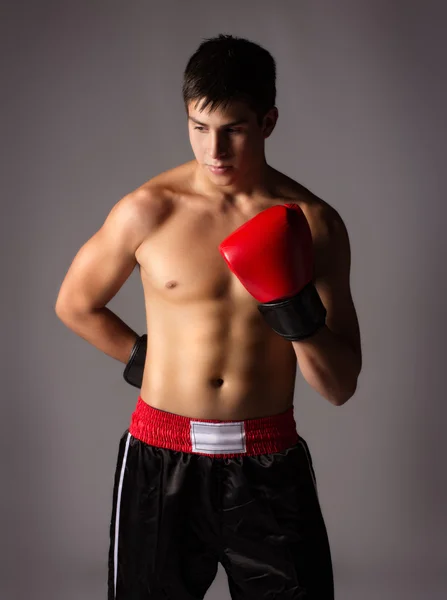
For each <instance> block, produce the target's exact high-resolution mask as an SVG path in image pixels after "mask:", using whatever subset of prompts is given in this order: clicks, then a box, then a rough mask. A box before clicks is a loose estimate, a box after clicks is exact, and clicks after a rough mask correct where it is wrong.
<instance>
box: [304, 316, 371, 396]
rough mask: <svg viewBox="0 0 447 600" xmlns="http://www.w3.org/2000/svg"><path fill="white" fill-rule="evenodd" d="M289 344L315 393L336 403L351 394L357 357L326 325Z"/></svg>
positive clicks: (354, 383)
mask: <svg viewBox="0 0 447 600" xmlns="http://www.w3.org/2000/svg"><path fill="white" fill-rule="evenodd" d="M292 345H293V348H294V350H295V354H296V357H297V360H298V364H299V367H300V369H301V372H302V373H303V377H304V378H305V380H306V381H307V382H308V383H309V385H310V386H312V387H313V388H314V389H315V390H316V391H317V392H318V393H319V394H321V395H322V396H323V397H324V398H326V399H327V400H329V402H331V403H332V404H335V405H337V406H340V405H342V404H344V403H345V402H346V401H347V400H349V398H351V396H353V394H354V392H355V390H356V387H357V378H358V376H359V373H360V358H359V357H358V356H357V355H356V353H355V352H354V350H353V349H352V348H351V347H350V346H349V345H348V344H347V343H346V342H344V341H343V340H342V339H341V338H340V337H338V336H337V335H336V334H335V333H333V332H332V331H331V330H330V329H329V328H328V327H327V326H326V325H325V326H324V327H322V328H321V329H320V330H319V331H318V332H317V333H316V334H314V335H313V336H312V337H310V338H307V339H305V340H302V341H299V342H292Z"/></svg>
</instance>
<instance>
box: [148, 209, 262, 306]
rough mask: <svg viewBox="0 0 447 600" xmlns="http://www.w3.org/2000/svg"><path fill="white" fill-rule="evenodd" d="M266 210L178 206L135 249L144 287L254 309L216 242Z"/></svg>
mask: <svg viewBox="0 0 447 600" xmlns="http://www.w3.org/2000/svg"><path fill="white" fill-rule="evenodd" d="M264 208H268V206H265V207H261V208H259V207H258V208H257V209H255V210H252V211H246V212H245V213H241V212H240V211H227V212H226V213H221V212H214V211H211V210H204V209H200V210H197V209H191V208H189V207H185V208H180V209H178V210H176V211H175V212H174V214H172V215H171V217H170V218H169V219H167V220H166V221H165V222H164V223H163V224H162V225H161V226H160V227H159V228H158V229H157V231H156V232H155V233H153V234H152V235H151V236H150V237H148V239H146V240H145V241H144V242H143V244H142V245H141V246H140V247H139V249H138V251H137V260H138V262H139V264H140V268H141V277H142V281H143V285H144V287H145V290H146V291H147V292H148V294H149V295H150V293H151V292H152V293H157V294H158V295H161V296H162V297H164V298H165V299H168V298H170V299H172V300H174V299H176V300H177V301H181V302H188V301H206V300H219V299H230V300H233V301H234V302H237V304H238V305H240V304H241V303H242V304H246V305H247V306H251V305H253V307H255V304H256V303H255V301H254V299H253V298H252V296H251V295H250V294H249V293H248V292H247V291H246V289H245V288H244V287H243V285H242V284H241V283H240V281H239V280H238V278H237V277H236V276H235V275H234V274H233V273H232V272H231V271H230V269H229V268H228V266H227V264H226V262H225V261H224V259H223V257H222V255H221V254H220V252H219V244H220V243H221V242H222V241H223V240H224V239H225V238H226V237H227V236H228V235H230V234H231V233H232V232H233V231H235V230H236V229H237V228H238V227H240V226H241V225H242V224H243V223H245V222H247V221H248V220H249V219H251V218H252V217H254V216H255V215H256V214H258V213H259V212H261V210H264Z"/></svg>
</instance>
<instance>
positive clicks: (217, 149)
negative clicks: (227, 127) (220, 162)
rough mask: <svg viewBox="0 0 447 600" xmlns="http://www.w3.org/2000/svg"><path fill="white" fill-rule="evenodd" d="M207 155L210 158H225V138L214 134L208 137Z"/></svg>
mask: <svg viewBox="0 0 447 600" xmlns="http://www.w3.org/2000/svg"><path fill="white" fill-rule="evenodd" d="M209 144H210V145H209V148H208V151H209V154H210V156H211V158H218V157H220V156H225V155H226V153H227V152H228V142H227V140H226V139H225V136H224V135H222V134H219V133H214V134H211V135H210V136H209Z"/></svg>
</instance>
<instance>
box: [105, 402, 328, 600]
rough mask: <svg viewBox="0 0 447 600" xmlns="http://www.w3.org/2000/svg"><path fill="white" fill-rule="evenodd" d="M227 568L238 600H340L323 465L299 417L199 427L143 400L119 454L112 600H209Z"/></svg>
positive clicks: (205, 422)
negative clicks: (316, 465) (318, 468)
mask: <svg viewBox="0 0 447 600" xmlns="http://www.w3.org/2000/svg"><path fill="white" fill-rule="evenodd" d="M219 562H220V563H221V565H222V566H223V568H224V569H225V571H226V574H227V576H228V585H229V592H230V595H231V598H232V599H233V600H267V599H274V598H275V599H278V600H279V599H281V600H292V599H293V600H305V599H306V600H333V598H334V589H333V575H332V563H331V554H330V548H329V542H328V536H327V532H326V527H325V524H324V520H323V516H322V512H321V509H320V504H319V501H318V494H317V488H316V482H315V474H314V470H313V466H312V459H311V455H310V452H309V448H308V445H307V443H306V442H305V440H304V439H303V438H302V437H301V436H299V435H298V433H297V430H296V423H295V419H294V415H293V407H291V408H289V409H288V410H287V411H286V412H284V413H281V414H278V415H274V416H269V417H262V418H257V419H246V420H243V421H216V420H199V419H193V418H189V417H184V416H180V415H175V414H172V413H169V412H165V411H162V410H159V409H156V408H153V407H151V406H149V405H148V404H146V403H145V402H144V401H143V400H142V399H141V397H139V398H138V402H137V406H136V408H135V411H134V412H133V414H132V418H131V423H130V427H129V428H128V429H127V430H126V431H125V432H124V434H123V436H122V437H121V440H120V443H119V451H118V461H117V466H116V475H115V483H114V488H113V509H112V518H111V523H110V550H109V561H108V573H109V574H108V600H149V599H150V600H162V599H163V600H167V599H172V600H199V599H200V598H203V597H204V596H205V593H206V591H207V590H208V588H209V587H210V586H211V584H212V582H213V580H214V578H215V576H216V573H217V568H218V563H219Z"/></svg>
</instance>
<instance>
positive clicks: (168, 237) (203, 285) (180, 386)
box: [136, 161, 325, 420]
mask: <svg viewBox="0 0 447 600" xmlns="http://www.w3.org/2000/svg"><path fill="white" fill-rule="evenodd" d="M194 165H195V162H194V161H191V162H190V163H186V164H184V165H181V166H179V167H176V168H175V169H172V170H170V171H167V172H165V173H162V174H161V175H159V176H158V177H156V178H154V179H152V180H150V181H149V182H148V183H147V184H146V185H147V186H152V187H154V186H156V188H157V189H158V190H160V191H161V192H162V194H163V198H164V206H165V209H164V210H163V214H162V215H161V217H160V219H159V222H158V224H157V227H156V230H155V231H152V233H151V235H150V236H149V235H148V237H147V239H145V241H144V242H143V243H142V244H141V245H140V246H139V248H138V250H137V252H136V258H137V261H138V263H139V265H140V273H141V280H142V284H143V290H144V298H145V307H146V319H147V334H148V345H147V356H146V364H145V370H144V378H143V384H142V388H141V397H142V399H143V400H144V401H146V402H147V403H148V404H150V405H151V406H154V407H155V408H159V409H161V410H165V411H168V412H173V413H176V414H180V415H185V416H188V417H194V418H200V419H219V420H220V419H221V420H229V419H248V418H255V417H262V416H267V415H272V414H277V413H280V412H284V411H285V410H286V409H287V408H288V407H290V406H292V404H293V395H294V387H295V377H296V371H297V359H296V355H295V352H294V349H293V346H292V343H291V342H289V341H287V340H285V339H283V338H282V337H281V336H279V335H278V334H276V333H275V332H274V331H272V330H271V328H270V327H269V326H268V325H267V324H266V323H265V322H264V320H263V318H262V315H261V314H260V313H259V311H258V309H257V304H258V303H257V301H256V300H255V299H254V298H253V297H252V296H251V295H250V294H249V293H248V292H247V291H246V290H245V288H244V287H243V286H242V284H241V283H240V282H239V280H238V279H237V277H236V276H235V275H233V273H232V272H231V271H230V270H229V268H228V266H227V265H226V263H225V261H224V259H223V258H222V256H221V254H220V252H219V248H218V247H219V244H220V243H221V242H222V241H223V240H224V238H225V237H227V236H228V235H229V234H230V233H232V232H233V231H234V230H235V229H237V228H238V227H239V226H240V225H242V224H243V223H245V222H246V221H248V220H249V219H251V218H252V217H254V216H255V215H256V214H258V213H259V212H261V211H262V210H264V209H266V208H269V207H270V206H274V205H275V204H285V203H287V202H295V203H297V204H299V205H300V206H301V208H302V209H303V211H304V213H305V214H306V217H307V219H308V221H309V224H310V226H311V230H312V235H313V237H314V245H315V232H316V231H318V223H317V219H318V217H317V215H318V214H320V212H321V211H319V208H321V206H322V204H325V203H324V202H323V201H322V200H319V199H318V198H316V197H315V196H313V195H312V194H311V193H310V192H309V191H308V190H306V189H305V188H303V187H302V186H300V185H299V184H298V183H296V182H294V181H293V180H291V179H289V178H288V177H286V176H285V175H282V174H281V173H279V172H277V171H275V170H274V169H271V173H272V184H271V185H270V188H271V189H270V190H269V193H268V195H266V196H264V197H260V198H259V199H257V198H256V199H251V201H250V205H249V206H247V207H246V208H241V207H240V206H235V205H234V203H232V202H231V201H226V202H223V201H222V200H220V201H214V200H213V199H210V198H208V197H204V196H203V195H201V194H199V193H198V192H197V190H195V189H194V185H193V183H192V182H193V172H194V168H195V166H194Z"/></svg>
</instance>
